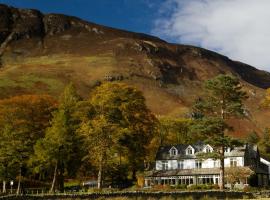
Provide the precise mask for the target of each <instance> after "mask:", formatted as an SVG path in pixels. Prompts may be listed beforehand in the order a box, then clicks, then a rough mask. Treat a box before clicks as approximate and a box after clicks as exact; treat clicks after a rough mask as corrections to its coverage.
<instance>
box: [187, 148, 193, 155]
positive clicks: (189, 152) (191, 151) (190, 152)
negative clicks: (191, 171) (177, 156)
mask: <svg viewBox="0 0 270 200" xmlns="http://www.w3.org/2000/svg"><path fill="white" fill-rule="evenodd" d="M186 154H187V155H192V154H193V150H192V148H191V147H188V148H187V150H186Z"/></svg>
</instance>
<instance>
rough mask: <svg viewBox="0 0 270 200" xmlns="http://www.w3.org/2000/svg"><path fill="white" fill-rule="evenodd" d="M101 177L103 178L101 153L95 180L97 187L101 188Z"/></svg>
mask: <svg viewBox="0 0 270 200" xmlns="http://www.w3.org/2000/svg"><path fill="white" fill-rule="evenodd" d="M102 179H103V155H102V156H101V158H100V162H99V168H98V181H97V184H98V185H97V186H98V189H101V188H102Z"/></svg>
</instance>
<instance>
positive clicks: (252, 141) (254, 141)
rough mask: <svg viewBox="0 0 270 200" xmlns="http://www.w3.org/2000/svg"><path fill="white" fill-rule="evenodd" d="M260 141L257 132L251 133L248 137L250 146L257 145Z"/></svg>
mask: <svg viewBox="0 0 270 200" xmlns="http://www.w3.org/2000/svg"><path fill="white" fill-rule="evenodd" d="M259 141H260V137H259V135H258V133H257V132H256V131H252V132H250V133H249V134H248V135H247V137H246V142H247V143H248V144H257V143H258V142H259Z"/></svg>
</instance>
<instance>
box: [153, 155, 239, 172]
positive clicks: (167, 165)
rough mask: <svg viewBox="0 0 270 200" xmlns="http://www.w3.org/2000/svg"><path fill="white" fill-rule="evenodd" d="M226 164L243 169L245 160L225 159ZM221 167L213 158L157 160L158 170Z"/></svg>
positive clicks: (236, 158)
mask: <svg viewBox="0 0 270 200" xmlns="http://www.w3.org/2000/svg"><path fill="white" fill-rule="evenodd" d="M182 163H183V164H182ZM200 163H201V164H200ZM224 164H225V167H232V166H233V167H236V166H237V167H242V166H244V158H243V157H230V158H225V159H224ZM219 166H220V161H219V160H214V159H211V158H209V159H206V160H198V159H183V160H156V170H173V169H196V168H216V167H219Z"/></svg>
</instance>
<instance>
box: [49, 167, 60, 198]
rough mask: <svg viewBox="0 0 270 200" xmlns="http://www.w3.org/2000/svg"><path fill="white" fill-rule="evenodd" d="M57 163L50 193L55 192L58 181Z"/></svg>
mask: <svg viewBox="0 0 270 200" xmlns="http://www.w3.org/2000/svg"><path fill="white" fill-rule="evenodd" d="M57 168H58V167H57V163H56V165H55V168H54V173H53V181H52V185H51V189H50V191H49V193H53V192H55V182H56V176H57Z"/></svg>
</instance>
